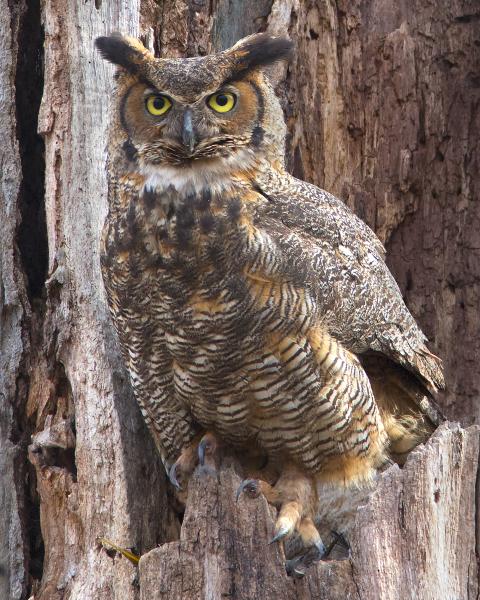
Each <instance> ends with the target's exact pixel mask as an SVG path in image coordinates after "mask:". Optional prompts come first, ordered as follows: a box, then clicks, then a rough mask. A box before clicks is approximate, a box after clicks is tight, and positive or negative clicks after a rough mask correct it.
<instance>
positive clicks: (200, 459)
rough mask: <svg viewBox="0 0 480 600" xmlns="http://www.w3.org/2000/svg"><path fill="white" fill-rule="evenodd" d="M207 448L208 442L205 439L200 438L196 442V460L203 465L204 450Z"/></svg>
mask: <svg viewBox="0 0 480 600" xmlns="http://www.w3.org/2000/svg"><path fill="white" fill-rule="evenodd" d="M207 448H208V442H207V441H205V440H201V441H200V443H199V444H198V462H199V463H200V464H201V466H202V467H203V465H204V464H205V452H206V450H207Z"/></svg>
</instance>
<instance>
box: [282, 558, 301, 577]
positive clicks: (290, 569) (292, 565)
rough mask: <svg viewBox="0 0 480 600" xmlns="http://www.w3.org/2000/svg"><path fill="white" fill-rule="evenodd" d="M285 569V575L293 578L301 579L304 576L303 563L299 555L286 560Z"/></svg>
mask: <svg viewBox="0 0 480 600" xmlns="http://www.w3.org/2000/svg"><path fill="white" fill-rule="evenodd" d="M285 570H286V571H287V575H290V577H295V579H301V578H302V577H304V576H305V565H304V564H303V563H302V558H301V557H300V558H292V559H290V560H287V561H286V563H285Z"/></svg>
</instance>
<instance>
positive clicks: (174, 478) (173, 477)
mask: <svg viewBox="0 0 480 600" xmlns="http://www.w3.org/2000/svg"><path fill="white" fill-rule="evenodd" d="M176 471H177V463H176V462H174V463H173V465H172V466H171V467H170V470H169V471H168V478H169V479H170V483H171V484H172V485H174V486H175V487H176V488H177V490H179V489H180V484H179V483H178V480H177V474H176Z"/></svg>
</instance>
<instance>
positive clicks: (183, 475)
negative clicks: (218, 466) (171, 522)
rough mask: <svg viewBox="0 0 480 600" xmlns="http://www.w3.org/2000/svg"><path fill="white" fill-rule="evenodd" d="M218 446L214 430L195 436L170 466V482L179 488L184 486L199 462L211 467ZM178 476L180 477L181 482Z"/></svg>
mask: <svg viewBox="0 0 480 600" xmlns="http://www.w3.org/2000/svg"><path fill="white" fill-rule="evenodd" d="M218 448H219V442H218V440H217V438H216V436H215V435H214V434H213V433H212V432H207V433H205V434H203V435H201V436H197V437H196V438H194V439H193V440H192V442H190V444H188V445H187V446H185V448H183V450H182V452H181V454H180V456H179V457H178V458H177V460H176V461H175V462H174V463H173V465H172V466H171V467H170V470H169V471H168V478H169V480H170V483H171V484H172V485H174V486H175V487H176V488H177V490H180V489H182V488H184V487H185V484H186V482H187V481H188V479H189V478H190V475H191V474H192V473H193V471H194V470H195V467H196V466H197V465H198V464H199V463H200V465H201V466H202V467H203V466H204V465H206V463H208V466H209V467H211V464H210V463H212V462H213V463H214V459H215V456H216V452H217V450H218ZM178 478H180V482H179V481H178Z"/></svg>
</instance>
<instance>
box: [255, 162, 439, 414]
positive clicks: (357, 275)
mask: <svg viewBox="0 0 480 600" xmlns="http://www.w3.org/2000/svg"><path fill="white" fill-rule="evenodd" d="M258 191H259V193H261V194H262V195H263V196H264V197H265V198H266V200H267V201H266V202H263V203H262V208H261V209H260V210H261V213H262V214H261V215H258V218H259V221H261V222H262V223H265V225H266V227H267V228H268V232H269V235H271V236H272V237H273V238H274V239H275V243H276V244H277V245H278V246H280V249H281V252H280V253H281V255H282V256H283V265H282V270H283V272H284V274H286V276H287V277H290V278H291V279H292V280H293V281H296V282H297V283H298V284H300V285H305V286H306V287H307V288H309V290H310V291H311V292H312V293H313V295H314V297H315V298H316V300H317V302H318V303H319V308H320V314H321V315H322V318H323V319H324V321H325V324H326V326H327V327H328V329H329V331H330V333H331V334H332V335H333V336H334V337H336V338H337V339H339V340H340V341H341V342H342V343H343V344H344V345H345V346H346V347H347V348H348V349H349V350H351V351H352V352H355V353H356V354H359V355H362V354H370V355H371V354H372V353H380V354H381V355H383V356H386V357H388V358H389V359H390V360H392V361H393V362H395V363H397V364H399V365H401V366H402V367H404V368H405V369H407V370H408V371H410V372H411V373H413V374H414V375H415V376H416V377H417V378H418V379H419V380H420V381H421V382H422V384H423V385H424V386H425V388H426V389H427V390H429V391H430V392H436V391H438V390H439V389H442V388H443V387H444V378H443V370H442V362H441V360H440V359H439V358H438V357H437V356H435V355H434V354H432V353H431V352H430V351H429V350H428V348H427V346H426V341H427V340H426V337H425V335H424V334H423V333H422V331H421V330H420V328H419V327H418V325H417V324H416V322H415V320H414V318H413V317H412V315H411V314H410V312H409V310H408V308H407V307H406V305H405V303H404V301H403V299H402V295H401V292H400V289H399V287H398V285H397V283H396V281H395V280H394V278H393V276H392V274H391V273H390V271H389V270H388V268H387V266H386V264H385V261H384V258H385V250H384V248H383V245H382V244H381V242H380V240H379V239H378V238H377V237H376V235H375V234H374V233H373V231H372V230H371V229H370V228H369V227H368V226H367V225H366V224H365V223H364V222H363V221H361V220H360V219H359V218H358V217H357V216H355V215H354V214H353V213H352V212H351V211H350V209H349V208H348V207H347V206H346V205H345V204H344V203H343V202H341V201H340V200H338V199H337V198H335V197H334V196H332V195H331V194H329V193H328V192H325V191H323V190H321V189H320V188H317V187H316V186H314V185H311V184H308V183H306V182H303V181H300V180H297V179H295V178H294V177H292V176H287V177H285V176H280V175H279V176H276V175H275V173H272V172H271V173H269V174H268V175H266V176H264V177H263V178H261V179H260V180H259V182H258ZM421 408H422V407H421ZM423 408H424V409H425V410H423V409H422V410H423V412H427V414H428V412H429V410H428V407H423Z"/></svg>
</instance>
